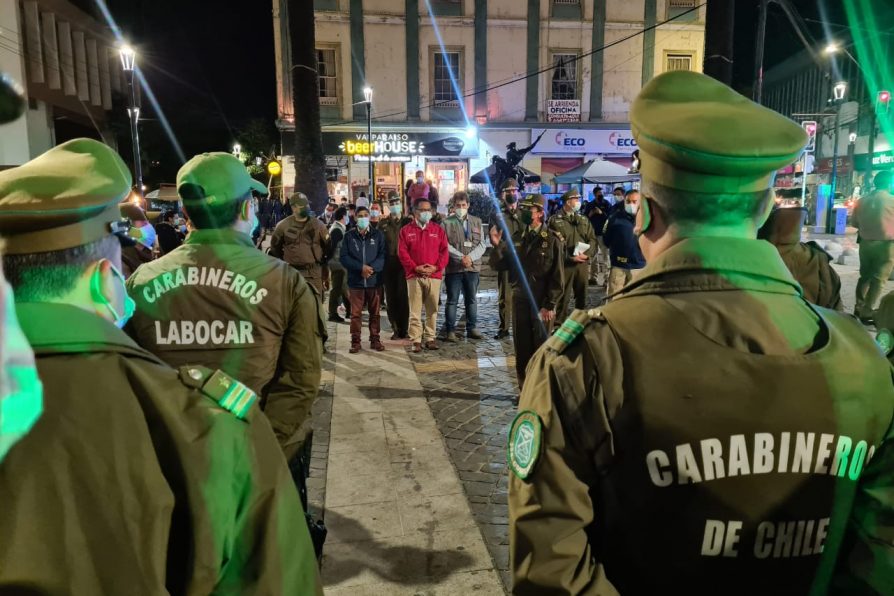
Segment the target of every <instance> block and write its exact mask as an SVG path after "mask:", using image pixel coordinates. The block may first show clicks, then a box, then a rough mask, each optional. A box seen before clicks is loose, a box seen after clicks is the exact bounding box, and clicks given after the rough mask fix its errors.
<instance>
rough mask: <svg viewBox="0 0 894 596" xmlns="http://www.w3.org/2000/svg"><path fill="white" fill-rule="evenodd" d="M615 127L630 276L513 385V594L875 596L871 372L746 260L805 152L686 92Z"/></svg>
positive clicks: (880, 546) (890, 582)
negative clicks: (638, 177) (782, 183)
mask: <svg viewBox="0 0 894 596" xmlns="http://www.w3.org/2000/svg"><path fill="white" fill-rule="evenodd" d="M630 121H631V126H632V131H633V135H634V137H635V138H636V141H637V143H638V145H639V151H640V158H641V161H642V163H641V167H640V172H641V174H642V198H643V200H642V204H641V207H640V210H639V212H638V214H637V232H638V233H639V234H641V235H640V245H641V247H642V249H643V253H644V255H645V257H646V261H647V263H648V265H647V266H646V268H645V269H644V270H643V271H642V273H641V274H640V275H639V276H638V277H637V278H636V279H635V280H633V281H632V282H631V283H630V284H628V285H627V286H626V287H625V288H624V289H623V290H622V291H621V292H620V293H619V294H617V295H616V297H615V300H614V301H612V302H611V303H609V304H607V305H606V306H604V307H603V308H602V309H601V310H592V311H576V312H575V313H574V314H573V315H572V316H571V317H569V319H568V320H567V321H566V322H565V324H564V325H563V326H562V328H561V329H559V330H558V331H557V332H556V334H555V335H554V336H553V337H552V338H550V340H549V341H548V342H547V343H546V345H545V346H544V348H543V349H542V350H541V351H540V352H539V353H538V354H537V355H536V356H535V357H534V359H533V360H532V362H531V365H530V367H529V369H528V371H529V376H528V382H527V383H526V385H525V390H524V392H523V393H522V396H521V403H520V406H519V407H520V410H521V412H520V414H519V415H518V417H517V418H516V420H515V421H514V422H513V424H512V427H511V431H510V444H509V456H510V457H509V460H510V462H509V463H510V467H511V469H512V473H511V476H510V484H509V510H510V536H509V540H510V560H511V565H512V569H513V581H514V592H515V593H516V594H548V593H562V594H618V593H620V594H661V593H668V592H669V591H675V592H679V593H685V594H718V593H722V594H808V593H810V594H825V593H827V592H828V591H832V592H834V593H842V594H869V593H872V594H890V593H892V586H894V541H892V530H891V528H892V524H891V520H892V519H894V508H892V506H894V493H892V489H891V487H892V484H894V471H892V470H894V442H892V441H894V436H892V419H894V388H892V381H891V369H890V366H889V364H888V362H887V361H886V360H885V358H884V356H883V355H882V354H880V351H879V350H878V349H877V348H876V346H874V345H873V342H872V340H871V338H870V337H869V336H868V335H867V334H866V333H865V332H864V331H863V329H862V327H861V326H860V325H859V324H858V323H857V322H856V321H855V320H853V319H851V318H850V317H847V316H844V315H842V314H841V313H838V312H836V311H833V310H827V309H823V308H819V307H816V306H812V305H810V304H809V303H807V301H805V300H804V298H803V296H802V295H801V291H800V288H799V286H798V284H797V282H795V280H794V279H793V278H792V276H791V274H790V273H789V272H788V270H787V269H786V268H785V265H784V264H783V262H782V260H781V258H780V257H779V254H778V253H777V251H776V250H775V249H774V248H773V247H772V246H770V245H769V244H767V243H766V242H762V241H759V240H756V232H757V229H758V227H759V226H760V225H761V224H762V223H763V221H764V220H765V219H766V217H767V215H768V213H769V211H770V209H771V207H772V194H771V193H770V189H771V188H772V184H773V179H774V175H775V172H776V171H777V170H778V169H779V168H781V167H784V166H785V165H787V164H790V163H792V162H794V161H795V160H796V159H797V158H798V156H799V155H800V154H801V151H802V150H803V148H804V146H805V145H806V142H807V138H806V135H805V134H804V132H803V131H802V130H801V127H799V126H798V125H797V124H795V123H794V122H791V121H790V120H788V119H787V118H785V117H783V116H781V115H779V114H777V113H776V112H773V111H771V110H768V109H766V108H763V107H761V106H758V105H756V104H754V103H752V102H751V101H749V100H748V99H746V98H744V97H742V96H741V95H739V94H737V93H735V92H734V91H732V90H731V89H729V88H728V87H726V86H725V85H723V84H721V83H719V82H717V81H715V80H714V79H711V78H709V77H707V76H704V75H701V74H698V73H694V72H689V71H685V72H684V71H675V72H671V73H666V74H664V75H660V76H658V77H656V78H654V79H652V80H651V81H650V82H649V83H648V84H647V85H646V86H645V87H644V88H643V89H642V91H641V92H640V94H639V96H638V97H637V99H636V100H635V101H634V103H633V106H632V109H631V113H630ZM557 487H558V488H557Z"/></svg>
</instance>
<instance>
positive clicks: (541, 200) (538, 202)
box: [519, 193, 546, 211]
mask: <svg viewBox="0 0 894 596" xmlns="http://www.w3.org/2000/svg"><path fill="white" fill-rule="evenodd" d="M519 206H520V207H540V210H541V211H545V210H546V197H544V196H543V195H541V194H536V193H535V194H530V195H528V196H526V197H525V198H524V199H523V200H522V202H521V203H519Z"/></svg>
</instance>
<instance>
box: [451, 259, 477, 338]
mask: <svg viewBox="0 0 894 596" xmlns="http://www.w3.org/2000/svg"><path fill="white" fill-rule="evenodd" d="M478 281H479V276H478V272H477V271H463V272H462V273H448V274H447V277H446V278H445V280H444V283H445V285H446V286H447V307H446V308H445V309H444V331H447V332H450V331H453V330H454V329H455V328H456V307H457V305H458V304H459V292H460V290H462V293H463V301H464V302H465V305H466V333H468V332H469V331H471V330H472V329H477V328H478V300H477V299H476V296H477V294H478Z"/></svg>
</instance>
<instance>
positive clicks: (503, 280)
mask: <svg viewBox="0 0 894 596" xmlns="http://www.w3.org/2000/svg"><path fill="white" fill-rule="evenodd" d="M500 190H501V191H502V193H503V201H502V206H501V207H500V211H499V212H497V213H496V214H494V217H493V218H491V222H490V227H491V229H493V228H498V229H501V230H502V229H503V228H504V226H505V233H507V234H508V235H509V237H510V238H515V237H516V235H517V234H518V232H519V231H521V229H522V228H523V227H524V224H522V222H521V219H520V218H519V210H518V200H519V192H518V181H517V180H515V178H511V179H509V180H507V181H506V182H504V183H503V188H502V189H500ZM494 254H495V253H491V255H492V256H491V263H490V265H491V267H493V268H494V269H496V271H497V306H498V308H499V311H500V328H499V330H497V336H496V339H505V338H507V337H509V327H510V324H511V321H512V282H511V280H510V279H509V277H510V276H509V261H508V260H503V261H502V262H500V263H497V261H496V260H495V259H494V257H493V255H494Z"/></svg>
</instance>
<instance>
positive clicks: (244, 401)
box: [230, 385, 258, 418]
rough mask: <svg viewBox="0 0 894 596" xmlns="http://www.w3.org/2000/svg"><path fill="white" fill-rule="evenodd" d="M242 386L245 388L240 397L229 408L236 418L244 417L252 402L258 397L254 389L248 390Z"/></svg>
mask: <svg viewBox="0 0 894 596" xmlns="http://www.w3.org/2000/svg"><path fill="white" fill-rule="evenodd" d="M242 387H243V389H244V390H245V391H244V392H243V393H242V397H241V398H240V399H239V401H238V402H237V403H236V405H235V406H234V407H233V408H231V409H230V411H231V412H233V414H235V415H236V417H237V418H245V416H246V415H247V414H248V411H249V410H250V409H251V406H252V404H254V403H255V400H256V399H257V398H258V396H257V395H255V392H254V391H252V390H250V389H249V388H248V387H245V386H244V385H243V386H242Z"/></svg>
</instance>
